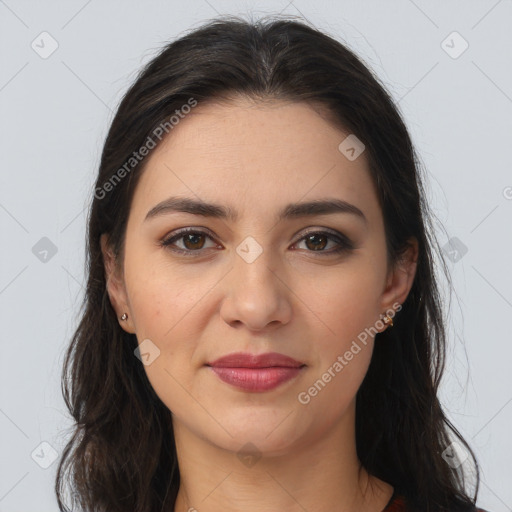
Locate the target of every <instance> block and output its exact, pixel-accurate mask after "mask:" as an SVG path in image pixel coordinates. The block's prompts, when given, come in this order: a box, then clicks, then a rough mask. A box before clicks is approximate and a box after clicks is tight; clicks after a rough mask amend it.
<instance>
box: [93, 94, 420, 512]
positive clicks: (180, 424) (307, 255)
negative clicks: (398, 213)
mask: <svg viewBox="0 0 512 512" xmlns="http://www.w3.org/2000/svg"><path fill="white" fill-rule="evenodd" d="M347 135H348V133H344V132H342V131H340V130H339V129H338V128H336V127H334V126H333V125H332V124H330V123H328V122H327V121H326V120H325V119H324V118H323V117H322V116H321V115H320V114H319V113H318V112H317V110H315V109H314V108H312V107H311V106H309V105H307V104H305V103H289V102H277V101H271V102H265V103H261V102H260V103H255V102H253V101H250V100H248V99H244V98H240V97H237V98H236V99H232V101H231V102H228V103H222V104H213V103H211V104H205V105H198V106H197V107H196V108H195V109H194V110H193V111H192V112H191V113H190V114H188V115H187V116H186V117H185V119H183V120H181V121H180V123H179V124H178V125H176V126H175V127H174V129H173V130H172V132H171V133H170V135H169V136H168V137H167V138H166V139H165V141H164V143H162V144H161V145H159V146H157V148H156V149H154V150H153V151H152V152H151V153H150V155H149V156H148V157H147V159H146V161H145V164H146V168H145V170H144V173H143V175H142V177H141V180H140V182H139V184H138V186H137V189H136V191H135V195H134V198H133V202H132V206H131V210H130V215H129V219H128V225H127V231H126V242H125V243H126V245H125V255H124V261H122V262H121V263H122V268H121V269H119V268H118V267H116V265H115V261H114V258H113V256H112V253H111V251H110V249H109V246H108V239H107V236H106V235H103V236H102V239H101V244H102V250H103V254H104V258H105V265H106V273H107V277H108V292H109V296H110V300H111V303H112V305H113V307H114V308H115V310H116V312H117V314H118V317H121V316H122V314H123V313H125V312H126V313H127V314H128V320H126V321H121V320H120V325H121V326H122V328H123V329H125V330H126V331H127V332H130V333H135V334H136V336H137V339H138V342H139V343H141V342H142V341H143V340H145V339H150V340H151V342H152V343H153V344H154V345H153V346H156V347H158V349H159V350H160V355H159V356H158V357H157V358H156V359H154V361H153V362H152V363H151V364H149V365H145V366H144V369H145V371H146V373H147V376H148V379H149V381H150V383H151V385H152V386H153V387H154V389H155V391H156V393H157V395H158V396H159V397H160V399H161V400H162V401H163V402H164V403H165V404H166V406H167V407H168V408H169V409H170V410H171V411H172V417H173V426H174V432H175V442H176V447H177V454H178V462H179V469H180V475H181V487H180V490H179V493H178V498H177V502H176V506H175V509H174V510H175V512H178V511H179V512H181V511H187V510H189V509H191V508H192V507H193V509H195V510H197V511H199V512H203V511H205V512H217V511H223V512H226V511H238V510H241V509H243V510H244V511H246V512H253V511H254V512H256V511H258V512H260V511H261V510H280V511H289V512H295V511H297V512H298V511H301V512H303V511H304V510H308V511H313V510H315V511H317V512H327V511H332V510H339V511H346V512H351V511H368V512H370V511H371V512H379V511H381V510H382V509H383V508H384V507H385V505H386V503H387V502H388V500H389V499H390V497H391V494H392V491H393V488H392V487H391V486H390V485H389V484H387V483H386V482H383V481H381V480H379V479H377V478H375V477H373V476H371V475H368V474H367V473H366V472H365V471H364V470H361V471H359V461H358V458H357V454H356V447H355V395H356V392H357V390H358V388H359V386H360V385H361V383H362V381H363V379H364V376H365V374H366V371H367V369H368V365H369V362H370V359H371V355H372V350H373V346H374V338H373V337H372V336H370V337H369V339H368V342H367V344H366V345H363V344H361V343H359V345H360V346H361V347H362V348H361V350H360V351H359V352H358V353H357V355H355V356H354V357H353V359H352V360H351V361H349V362H348V364H347V365H346V366H344V368H343V370H342V371H340V372H339V373H336V376H335V377H334V378H332V379H331V381H330V382H329V383H328V384H326V385H325V387H324V388H323V389H322V390H321V392H318V394H317V395H316V396H314V397H312V398H311V400H310V401H309V403H307V404H302V403H300V402H299V400H298V398H297V397H298V395H299V393H300V392H304V391H307V390H308V389H309V388H310V387H311V386H312V385H313V383H314V382H315V381H317V379H319V378H321V376H322V374H323V373H324V372H325V371H326V370H327V369H328V368H329V367H332V366H333V363H334V362H335V361H336V360H337V358H338V356H340V355H343V354H345V352H346V351H347V350H349V348H350V346H351V344H352V343H353V341H354V340H356V339H357V336H358V334H360V333H361V332H363V331H364V329H365V328H369V327H371V326H375V325H380V328H379V329H378V331H382V330H384V329H386V328H387V327H386V326H385V325H384V326H383V325H382V324H381V323H378V322H377V321H378V320H379V319H380V318H381V314H383V313H385V312H386V311H387V310H389V309H390V308H391V309H392V307H393V304H397V303H398V304H402V303H403V302H404V301H405V299H406V297H407V294H408V293H409V290H410V288H411V285H412V282H413V279H414V275H415V272H416V260H417V244H416V241H415V240H414V239H413V240H412V241H411V242H412V243H411V247H410V249H409V251H408V252H407V253H406V254H405V256H404V258H403V259H402V260H401V263H400V266H396V267H391V266H388V264H387V260H386V241H385V235H384V224H383V218H382V212H381V210H380V207H379V204H378V199H377V195H376V191H375V188H374V185H373V182H372V180H371V178H370V174H369V171H368V167H367V161H366V159H365V153H364V152H363V153H362V154H361V156H359V157H358V158H356V159H355V160H354V161H350V160H348V159H347V158H346V157H345V156H344V155H343V154H342V153H341V152H340V151H339V150H338V145H339V144H340V142H341V141H342V140H343V139H344V138H345V137H346V136H347ZM169 196H182V197H190V198H193V199H198V198H200V199H202V200H203V201H208V202H214V203H218V204H221V205H225V206H229V207H231V208H233V209H235V210H237V211H238V213H239V218H238V219H237V220H236V222H231V221H229V220H221V219H216V218H208V217H202V216H197V215H192V214H190V213H170V212H169V213H167V214H165V215H161V216H158V217H155V218H153V219H151V220H149V221H145V220H144V218H145V216H146V214H147V212H148V211H149V210H150V209H151V208H153V207H154V206H155V205H156V204H158V203H159V202H160V201H163V200H164V199H166V198H168V197H169ZM327 197H336V198H339V199H343V200H345V201H348V202H350V203H352V204H353V205H355V206H357V207H358V208H359V209H360V210H362V211H363V213H364V215H365V216H366V219H367V223H365V222H363V221H362V220H361V219H359V218H358V217H357V216H355V215H351V214H347V213H336V214H329V215H325V214H324V215H315V216H313V217H303V218H296V219H291V220H290V219H288V220H284V221H282V222H277V221H276V213H277V212H278V211H279V210H280V209H281V208H282V207H283V206H284V205H286V204H288V203H291V202H300V201H308V200H314V199H321V198H327ZM185 227H194V228H198V229H199V228H200V229H202V230H205V228H206V230H210V231H211V232H212V234H213V236H212V238H208V236H204V237H201V236H200V235H199V238H196V239H195V240H192V241H190V240H189V239H188V238H187V237H185V239H184V238H183V237H182V238H180V239H178V240H177V241H176V242H175V245H174V246H175V247H178V248H181V249H185V248H187V249H189V251H190V252H192V251H194V250H195V251H196V252H197V251H199V252H201V255H200V256H198V257H195V258H194V257H187V256H183V255H179V254H176V253H173V252H172V250H171V248H170V247H162V246H160V245H159V242H160V241H161V240H163V239H165V238H169V235H170V234H171V233H174V232H176V231H177V230H178V229H180V228H185ZM326 228H327V229H332V230H336V231H338V232H340V233H342V234H344V235H346V236H347V237H348V238H349V239H350V240H351V241H353V243H354V246H355V247H354V249H351V250H347V251H345V252H342V253H340V254H334V253H332V254H328V251H329V250H330V249H333V248H336V247H337V241H336V239H332V238H328V239H324V238H322V236H321V235H320V238H319V239H317V240H316V241H315V243H316V244H318V245H320V246H321V247H322V248H321V249H320V251H322V250H323V251H324V252H323V253H322V252H320V251H318V250H317V251H315V243H313V244H312V243H310V244H308V243H307V239H305V238H303V237H304V236H305V235H306V234H307V232H309V231H316V232H318V231H323V230H324V229H326ZM248 236H251V237H253V238H254V239H255V240H256V241H257V243H258V244H259V245H260V246H261V248H262V250H263V252H262V253H261V254H260V256H259V257H258V258H257V259H256V260H255V261H254V262H252V263H248V262H247V261H246V260H244V259H243V258H242V257H240V256H239V255H238V254H237V252H236V248H237V247H238V246H239V245H240V244H241V242H242V241H243V240H244V239H245V238H246V237H248ZM187 241H188V242H187ZM326 242H327V244H328V245H327V246H324V245H322V244H325V243H326ZM395 321H396V322H398V321H400V319H399V316H398V318H397V319H395ZM376 323H377V324H376ZM377 342H379V341H377ZM238 351H242V352H251V353H253V354H260V353H264V352H279V353H282V354H286V355H288V356H291V357H293V358H295V359H297V360H299V361H301V362H303V363H305V364H306V365H307V366H306V367H305V368H304V369H303V370H302V371H301V373H300V374H299V375H298V376H297V377H296V378H294V379H292V380H290V381H288V382H286V383H284V384H282V385H281V386H279V387H278V388H276V389H273V390H271V391H266V392H262V393H261V392H260V393H256V392H248V391H242V390H240V389H238V388H235V387H233V386H231V385H229V384H226V383H224V382H222V381H221V380H220V379H219V378H218V377H217V376H216V375H215V374H214V373H213V372H211V370H210V368H208V367H206V366H205V364H206V363H207V362H208V361H212V360H214V359H216V358H218V357H220V356H223V355H226V354H229V353H232V352H238ZM248 442H250V443H252V445H254V447H255V449H257V454H258V456H259V458H258V459H257V460H256V459H254V460H255V461H256V462H255V463H253V464H252V465H249V463H247V462H246V463H245V464H244V463H243V462H242V461H241V460H240V458H239V457H238V456H237V452H238V451H239V450H240V449H241V448H242V447H243V446H244V445H246V443H248Z"/></svg>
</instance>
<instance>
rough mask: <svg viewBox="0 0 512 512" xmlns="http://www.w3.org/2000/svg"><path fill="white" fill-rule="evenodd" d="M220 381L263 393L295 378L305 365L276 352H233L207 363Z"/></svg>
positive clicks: (245, 389)
mask: <svg viewBox="0 0 512 512" xmlns="http://www.w3.org/2000/svg"><path fill="white" fill-rule="evenodd" d="M206 366H207V367H209V368H211V371H212V372H213V373H215V375H216V376H217V377H218V378H219V379H220V380H221V381H223V382H225V383H227V384H230V385H231V386H234V387H236V388H238V389H242V390H244V391H249V392H264V391H270V390H272V389H275V388H277V387H278V386H280V385H282V384H284V383H285V382H288V381H290V380H291V379H293V378H295V377H297V376H298V375H299V374H300V373H301V372H302V371H303V369H304V368H305V367H306V364H304V363H302V362H300V361H297V360H296V359H293V358H292V357H289V356H286V355H284V354H278V353H277V352H270V353H266V354H259V355H254V354H250V353H242V352H238V353H234V354H229V355H227V356H224V357H221V358H219V359H216V360H215V361H213V362H210V363H207V364H206Z"/></svg>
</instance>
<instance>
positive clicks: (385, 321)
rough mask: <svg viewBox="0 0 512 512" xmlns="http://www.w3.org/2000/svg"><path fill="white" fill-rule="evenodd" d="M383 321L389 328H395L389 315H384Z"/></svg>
mask: <svg viewBox="0 0 512 512" xmlns="http://www.w3.org/2000/svg"><path fill="white" fill-rule="evenodd" d="M381 320H382V321H383V322H384V324H385V325H387V326H388V327H393V319H392V318H391V317H390V316H388V315H384V316H383V317H381Z"/></svg>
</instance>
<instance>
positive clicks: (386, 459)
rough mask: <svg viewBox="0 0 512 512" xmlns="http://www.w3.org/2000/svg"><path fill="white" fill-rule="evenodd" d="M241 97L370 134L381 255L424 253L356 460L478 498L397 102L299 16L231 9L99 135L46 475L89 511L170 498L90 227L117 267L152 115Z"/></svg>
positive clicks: (410, 481) (435, 503) (418, 187)
mask: <svg viewBox="0 0 512 512" xmlns="http://www.w3.org/2000/svg"><path fill="white" fill-rule="evenodd" d="M235 96H243V97H247V98H251V99H254V100H257V101H267V100H269V101H271V100H274V99H275V100H284V101H291V102H307V103H309V104H311V105H314V106H315V108H318V109H320V110H321V111H322V112H323V114H325V116H326V119H328V120H329V121H330V122H332V123H335V125H336V126H338V127H339V128H340V129H342V130H343V131H344V132H346V133H351V134H355V135H356V136H357V138H359V139H360V140H361V141H362V142H363V143H364V144H365V146H366V149H365V156H366V158H367V159H368V164H369V169H370V172H371V176H372V179H373V182H374V184H375V186H376V190H377V193H378V198H379V203H380V206H381V208H382V213H383V218H384V224H385V234H386V240H387V254H388V261H389V263H391V264H394V263H396V262H397V261H398V260H399V259H400V257H401V256H402V255H403V251H404V250H405V249H406V248H407V247H408V244H409V242H410V239H411V237H414V238H416V240H417V241H418V248H419V258H418V264H417V271H416V275H415V279H414V282H413V285H412V288H411V290H410V293H409V295H408V297H407V299H406V300H405V302H404V304H403V305H402V310H401V312H400V314H399V316H398V317H397V318H396V319H395V326H394V327H393V328H392V329H386V330H385V331H384V332H382V333H379V334H377V337H378V338H379V339H380V342H379V343H376V344H375V348H374V353H373V356H372V360H371V363H370V366H369V369H368V372H367V374H366V376H365V379H364V381H363V383H362V385H361V386H360V389H359V390H358V393H357V401H356V443H357V453H358V457H359V460H360V463H361V466H362V467H364V468H365V469H366V470H367V471H368V472H369V473H370V474H372V475H375V476H376V477H378V478H380V479H382V480H384V481H386V482H388V483H389V484H391V485H392V486H394V487H395V490H396V491H397V493H400V494H402V495H403V496H404V497H405V498H406V500H407V501H408V503H409V504H410V506H411V507H412V509H414V510H418V511H430V512H431V511H438V510H439V511H445V510H446V511H448V510H449V511H455V510H457V511H458V510H460V511H463V510H472V508H473V506H474V504H475V502H476V496H477V493H478V487H479V468H478V463H477V461H476V458H475V456H474V453H473V452H472V450H471V448H470V447H469V446H468V444H467V443H466V442H465V440H464V439H463V437H462V436H461V435H460V433H459V432H458V431H457V430H456V428H455V427H454V426H453V425H452V424H451V422H450V421H449V420H448V418H447V417H446V416H445V413H444V412H443V409H442V407H441V404H440V402H439V399H438V397H437V394H438V387H439V384H440V379H441V376H442V373H443V370H444V364H445V361H444V358H445V344H446V332H445V320H444V318H443V310H442V303H443V301H442V297H441V294H440V289H439V288H438V283H437V278H436V275H435V272H434V268H435V265H434V260H433V257H434V251H435V252H437V254H438V257H439V260H440V262H441V263H442V269H443V271H444V274H445V277H446V278H447V279H448V281H449V283H450V286H451V280H450V276H449V273H448V271H447V269H446V263H445V261H444V258H443V255H442V252H441V251H440V249H439V246H438V242H437V241H436V237H435V231H434V227H433V225H432V218H433V217H434V215H433V213H431V212H430V209H429V207H428V205H427V202H426V198H425V191H424V188H423V184H422V177H421V173H420V171H421V166H420V163H419V159H418V157H417V155H416V152H415V149H414V148H413V145H412V142H411V139H410V137H409V134H408V131H407V129H406V126H405V124H404V121H403V120H402V117H401V114H400V113H399V111H398V108H397V106H396V105H395V104H394V103H393V101H392V99H391V97H390V95H389V94H388V93H387V92H386V90H385V88H384V86H383V85H381V84H380V82H379V81H378V78H377V77H376V76H374V74H373V73H372V72H371V71H370V70H369V69H368V68H367V67H366V66H365V65H364V64H363V63H362V61H361V60H360V59H359V58H358V57H356V55H355V54H354V53H353V52H352V51H350V50H349V49H348V48H347V47H346V46H344V45H343V44H341V43H340V42H338V41H336V40H335V39H334V38H332V37H330V36H328V35H326V34H324V33H321V32H319V31H317V30H315V29H313V28H310V27H309V26H308V25H306V24H304V23H301V22H300V21H297V20H294V19H288V20H287V19H283V18H275V19H268V18H263V19H260V20H259V21H257V22H248V21H245V20H243V19H241V18H238V17H233V16H227V17H222V18H217V19H214V20H209V21H208V23H206V24H205V25H203V26H201V27H199V28H198V29H196V30H194V31H191V32H190V33H188V34H186V35H184V36H183V37H181V38H179V39H178V40H176V41H174V42H172V43H170V44H168V45H167V46H165V48H163V50H162V51H161V52H160V53H159V54H158V55H157V56H156V57H155V58H154V59H153V60H152V61H151V62H149V64H147V65H146V66H145V67H144V69H143V70H142V71H141V72H140V74H139V75H138V77H137V79H136V81H135V82H134V84H133V85H132V86H131V87H130V89H129V90H128V92H127V93H126V95H125V96H124V98H123V99H122V101H121V103H120V105H119V107H118V109H117V113H116V115H115V117H114V119H113V121H112V124H111V127H110V130H109V133H108V135H107V138H106V141H105V145H104V148H103V152H102V157H101V163H100V167H99V173H98V178H97V182H96V188H95V193H94V198H92V205H91V209H90V213H89V218H88V240H87V254H86V258H87V261H86V266H87V268H86V272H87V277H88V280H87V288H86V293H85V297H84V300H83V315H82V317H81V320H80V323H79V325H78V328H77V330H76V332H75V334H74V336H73V339H72V341H71V344H70V346H69V348H68V350H67V352H66V357H65V362H64V371H63V376H62V386H63V395H64V400H65V402H66V405H67V407H68V409H69V411H70V413H71V415H72V417H73V419H74V420H75V422H76V424H75V425H74V428H73V435H72V437H71V439H70V440H69V442H68V443H67V445H66V447H65V450H64V452H63V454H62V457H61V459H60V462H59V467H58V472H57V476H56V483H55V491H56V493H57V499H58V503H59V507H60V510H61V511H64V510H66V511H67V510H68V509H67V508H65V505H64V503H63V499H62V498H63V487H64V482H65V474H66V472H69V473H70V474H69V477H70V485H71V489H72V497H73V503H74V505H76V504H78V505H79V506H80V507H83V509H85V510H88V511H89V510H90V511H109V512H114V511H130V512H150V511H151V512H153V511H163V510H172V506H173V504H174V502H175V499H176V495H177V491H178V488H179V482H180V474H179V470H178V464H177V458H176V449H175V444H174V435H173V428H172V422H171V413H170V411H169V409H168V408H167V407H166V406H165V405H164V404H163V403H162V401H161V400H160V399H159V397H158V396H157V395H156V393H155V391H154V390H153V388H152V386H151V384H150V382H149V381H148V379H147V377H146V373H145V371H144V368H143V365H142V364H141V362H140V360H139V359H138V358H137V357H135V356H134V350H135V349H136V348H137V339H136V336H135V335H134V334H129V333H126V332H125V331H124V330H123V329H121V327H120V326H119V322H118V318H117V316H116V312H115V311H114V309H113V307H112V305H111V303H110V300H109V297H108V294H107V291H106V281H105V268H104V261H103V257H102V253H101V248H100V235H102V234H103V233H107V234H108V235H109V242H110V247H111V248H112V250H113V251H114V254H115V255H116V257H117V261H118V262H119V265H121V262H122V255H123V248H124V237H125V230H126V224H127V219H128V214H129V211H130V206H131V200H132V197H133V194H134V190H135V187H136V186H137V183H138V180H139V178H140V176H141V174H142V172H143V169H144V165H145V162H144V161H143V160H142V161H141V163H140V164H137V163H136V162H135V161H132V162H131V164H130V167H128V168H127V165H126V163H127V162H128V161H130V158H131V157H132V155H134V152H138V150H139V149H140V148H141V147H142V146H144V145H145V144H148V141H149V139H150V138H151V139H152V140H154V139H155V133H160V132H158V130H159V129H160V131H161V128H159V127H162V126H164V127H165V132H166V133H167V132H168V131H169V132H170V123H169V122H168V120H169V119H170V116H172V115H174V114H175V113H176V114H178V112H177V111H180V108H182V107H183V106H184V105H192V104H193V102H194V101H195V102H197V104H199V106H201V104H205V103H206V102H215V101H220V100H223V99H229V98H230V97H235ZM162 123H164V124H163V125H162ZM165 123H167V124H165ZM155 130H156V132H155ZM132 164H133V165H132ZM122 169H124V172H123V171H121V170H122ZM453 440H458V442H459V444H461V445H462V446H464V448H465V449H467V451H468V452H469V454H470V459H468V460H472V462H473V465H474V468H475V469H476V489H475V493H474V496H473V497H470V496H469V495H468V493H467V491H466V489H465V486H466V483H465V475H464V472H463V471H462V467H459V468H458V469H454V468H452V467H450V465H449V464H447V463H446V462H445V460H444V458H443V451H444V450H445V449H446V448H447V447H448V445H450V444H451V442H452V441H453Z"/></svg>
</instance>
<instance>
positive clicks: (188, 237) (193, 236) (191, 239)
mask: <svg viewBox="0 0 512 512" xmlns="http://www.w3.org/2000/svg"><path fill="white" fill-rule="evenodd" d="M202 236H203V235H198V234H189V235H186V237H185V245H186V246H188V243H189V242H192V245H193V246H194V247H189V248H192V249H200V247H195V246H196V245H197V244H199V245H201V244H200V243H199V242H197V241H196V242H194V239H197V238H200V237H202Z"/></svg>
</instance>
